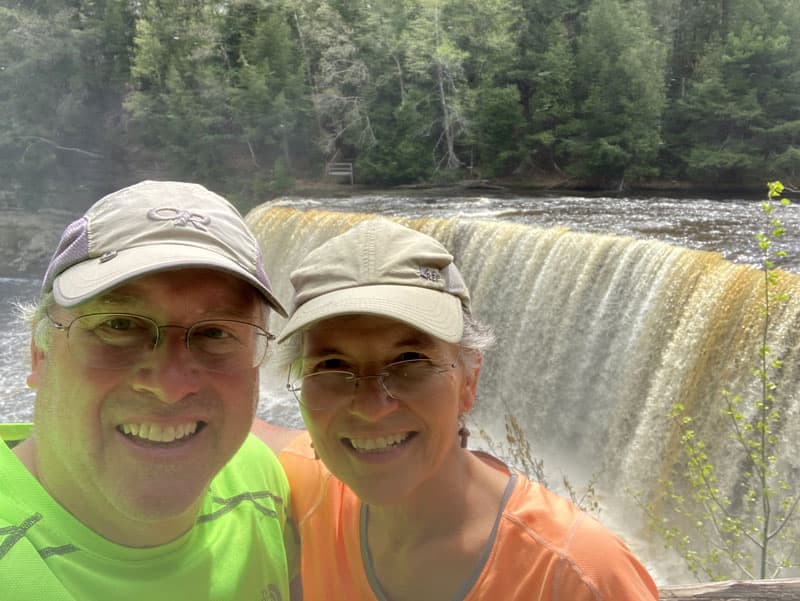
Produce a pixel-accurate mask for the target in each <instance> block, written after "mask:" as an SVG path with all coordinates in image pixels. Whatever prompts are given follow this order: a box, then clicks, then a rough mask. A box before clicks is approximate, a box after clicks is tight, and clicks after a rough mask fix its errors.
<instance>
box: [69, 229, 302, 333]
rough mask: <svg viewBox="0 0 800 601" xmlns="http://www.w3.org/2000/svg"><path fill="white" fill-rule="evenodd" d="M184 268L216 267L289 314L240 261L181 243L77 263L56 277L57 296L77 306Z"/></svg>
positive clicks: (123, 252)
mask: <svg viewBox="0 0 800 601" xmlns="http://www.w3.org/2000/svg"><path fill="white" fill-rule="evenodd" d="M184 268H205V269H216V270H219V271H224V272H227V273H230V274H232V275H234V276H236V277H238V278H241V279H242V280H244V281H245V282H247V283H248V284H250V285H251V286H253V288H255V289H256V290H258V292H260V293H261V294H262V295H263V296H264V298H265V299H266V301H267V303H268V304H269V305H270V306H271V307H272V308H273V309H275V310H276V311H277V312H278V313H279V314H280V315H282V316H283V317H286V315H287V314H286V310H285V309H284V308H283V306H282V305H281V303H280V302H279V301H278V299H277V298H275V296H274V295H273V294H272V291H271V290H269V288H267V287H266V286H265V285H264V284H263V283H262V282H260V281H259V280H258V279H257V278H256V277H255V276H253V275H252V274H251V273H250V272H248V271H247V270H246V269H244V268H243V267H241V266H239V265H238V264H237V263H234V262H233V261H231V260H230V259H226V258H225V257H222V256H220V255H219V254H217V253H215V252H211V251H208V250H205V249H203V248H198V247H196V246H182V245H179V244H161V245H150V246H146V247H144V246H142V247H137V248H131V249H128V250H122V251H119V252H118V253H117V254H116V255H115V256H114V257H113V258H111V259H108V260H106V261H104V260H103V259H101V258H94V259H89V260H87V261H83V262H82V263H77V264H76V265H73V266H72V267H70V268H68V269H67V270H65V271H63V272H62V273H60V274H59V275H58V276H56V278H55V279H54V280H53V296H54V297H55V300H56V302H57V303H58V304H59V305H61V306H63V307H74V306H75V305H79V304H80V303H83V302H85V301H87V300H89V299H91V298H92V297H94V296H97V295H98V294H101V293H103V292H106V291H108V290H110V289H111V288H114V287H116V286H119V285H120V284H123V283H125V282H127V281H128V280H131V279H133V278H138V277H141V276H143V275H147V274H151V273H157V272H160V271H170V270H173V269H184Z"/></svg>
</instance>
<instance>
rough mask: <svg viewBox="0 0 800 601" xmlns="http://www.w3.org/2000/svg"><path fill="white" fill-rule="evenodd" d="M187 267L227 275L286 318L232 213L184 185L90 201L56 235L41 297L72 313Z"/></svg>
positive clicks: (136, 189) (138, 187)
mask: <svg viewBox="0 0 800 601" xmlns="http://www.w3.org/2000/svg"><path fill="white" fill-rule="evenodd" d="M188 267H201V268H208V269H218V270H220V271H224V272H227V273H230V274H233V275H234V276H237V277H239V278H241V279H243V280H244V281H246V282H247V283H249V284H251V285H252V286H253V287H254V288H255V289H256V290H258V291H259V292H260V293H261V294H262V295H263V296H264V298H265V299H266V301H267V303H268V304H269V305H270V306H271V307H272V308H273V309H275V310H276V311H277V312H278V313H280V314H281V315H283V316H284V317H285V316H286V310H285V309H284V308H283V306H282V305H281V303H280V302H279V301H278V299H277V298H275V296H274V295H273V293H272V287H271V285H270V282H269V278H268V277H267V274H266V272H265V271H264V266H263V263H262V260H261V247H260V246H259V244H258V241H257V240H256V239H255V236H253V234H252V232H251V231H250V229H249V228H248V227H247V225H246V224H245V222H244V220H243V219H242V216H241V214H240V213H239V211H237V210H236V208H235V207H234V206H233V205H232V204H231V203H229V202H228V201H227V200H225V199H224V198H223V197H222V196H219V195H218V194H215V193H213V192H211V191H209V190H208V189H206V188H204V187H203V186H201V185H199V184H192V183H185V182H167V181H143V182H140V183H138V184H135V185H133V186H129V187H127V188H123V189H121V190H118V191H116V192H113V193H111V194H109V195H108V196H104V197H103V198H101V199H100V200H98V201H97V202H96V203H95V204H94V205H92V206H91V207H90V208H89V210H87V211H86V213H85V214H84V215H83V217H81V218H80V219H77V220H76V221H73V222H72V223H71V224H70V225H68V226H67V228H66V229H65V230H64V233H63V234H62V236H61V241H60V242H59V244H58V247H57V248H56V251H55V253H54V254H53V258H52V259H51V260H50V265H49V266H48V268H47V272H46V273H45V276H44V281H43V282H42V292H43V293H45V292H49V291H50V290H52V291H53V295H54V297H55V300H56V302H57V303H58V304H59V305H62V306H64V307H74V306H75V305H78V304H80V303H82V302H84V301H86V300H88V299H90V298H92V297H94V296H96V295H98V294H100V293H102V292H105V291H107V290H110V289H111V288H114V287H116V286H119V285H120V284H122V283H124V282H126V281H128V280H130V279H133V278H137V277H140V276H143V275H146V274H150V273H155V272H159V271H168V270H172V269H181V268H188Z"/></svg>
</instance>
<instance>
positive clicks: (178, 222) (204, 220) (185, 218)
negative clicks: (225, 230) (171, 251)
mask: <svg viewBox="0 0 800 601" xmlns="http://www.w3.org/2000/svg"><path fill="white" fill-rule="evenodd" d="M147 217H148V218H149V219H152V220H153V221H172V225H174V226H176V227H187V226H189V225H191V226H193V227H194V228H195V229H198V230H200V231H201V232H205V231H206V228H205V227H204V226H206V225H208V224H209V223H211V218H210V217H208V216H206V215H200V214H199V213H190V212H189V211H184V210H183V209H175V208H173V207H160V208H158V209H150V210H149V211H147Z"/></svg>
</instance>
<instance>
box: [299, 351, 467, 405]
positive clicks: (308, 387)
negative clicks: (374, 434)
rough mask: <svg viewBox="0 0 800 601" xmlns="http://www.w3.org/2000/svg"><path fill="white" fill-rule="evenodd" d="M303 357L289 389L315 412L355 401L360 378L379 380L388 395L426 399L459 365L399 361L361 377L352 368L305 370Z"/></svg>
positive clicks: (409, 398)
mask: <svg viewBox="0 0 800 601" xmlns="http://www.w3.org/2000/svg"><path fill="white" fill-rule="evenodd" d="M305 363H306V362H305V360H304V359H303V358H300V359H298V360H296V361H295V362H294V363H293V364H292V365H291V366H290V367H289V373H288V375H287V378H286V389H287V390H289V391H291V392H292V393H293V394H294V396H295V398H296V399H297V402H299V403H300V404H301V405H303V407H305V408H307V409H310V410H312V411H321V410H325V409H333V408H335V407H338V406H340V405H342V404H344V403H349V402H350V401H352V400H353V398H354V397H355V394H356V390H357V389H358V383H359V382H360V381H361V380H368V379H376V380H378V382H380V384H381V386H382V387H383V390H384V391H385V392H386V394H387V395H388V396H390V397H391V398H393V399H397V400H400V401H411V400H416V399H421V398H424V397H425V396H426V395H428V394H429V393H430V392H431V391H432V389H433V387H434V386H435V385H436V384H437V379H438V377H439V376H440V375H441V374H443V373H445V372H447V371H450V370H451V369H454V368H455V366H456V361H453V362H451V363H448V364H445V365H440V364H437V363H435V362H434V361H432V360H430V359H412V360H409V361H397V362H395V363H389V364H388V365H385V366H384V367H383V368H382V369H381V371H380V372H378V373H377V374H371V375H365V376H359V375H356V374H355V373H353V372H351V371H342V370H322V371H312V372H308V373H305V367H304V365H305Z"/></svg>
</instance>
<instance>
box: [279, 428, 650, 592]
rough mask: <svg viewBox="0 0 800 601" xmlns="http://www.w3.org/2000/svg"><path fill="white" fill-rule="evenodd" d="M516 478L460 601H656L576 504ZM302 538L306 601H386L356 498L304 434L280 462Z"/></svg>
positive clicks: (616, 545)
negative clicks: (325, 463) (375, 569)
mask: <svg viewBox="0 0 800 601" xmlns="http://www.w3.org/2000/svg"><path fill="white" fill-rule="evenodd" d="M478 455H479V456H480V457H481V459H483V460H484V461H486V462H487V463H489V464H490V465H493V466H494V467H496V469H500V470H504V471H506V472H510V473H511V479H510V482H509V486H508V488H507V490H506V495H505V498H504V505H503V507H502V509H501V512H500V514H499V515H498V520H497V523H496V525H495V529H494V531H493V534H492V536H491V537H490V539H489V540H488V541H487V543H486V549H485V551H484V554H483V556H482V560H481V562H480V563H479V565H477V566H476V567H475V570H474V572H473V577H472V578H470V579H469V581H468V582H466V583H465V584H464V587H463V589H462V594H461V595H460V596H457V597H456V599H457V600H459V601H478V600H482V601H494V600H495V599H502V600H503V601H512V600H515V599H519V600H525V601H590V600H591V601H647V600H653V601H655V600H657V599H658V590H657V588H656V585H655V583H654V582H653V580H652V578H651V577H650V575H649V574H648V573H647V571H646V570H645V569H644V567H643V566H642V565H641V564H640V563H639V561H638V560H637V559H636V558H635V557H634V556H633V554H632V553H631V552H630V550H629V549H628V548H627V547H626V546H625V544H624V543H623V542H622V541H621V540H620V539H619V538H618V537H617V536H615V535H614V534H612V533H611V532H610V531H609V530H607V529H606V528H605V527H603V526H602V525H600V523H599V522H597V521H596V520H595V519H594V518H592V517H591V516H589V515H588V514H586V513H585V512H583V511H581V510H580V509H578V508H577V507H576V506H575V505H574V504H572V503H571V502H569V501H567V500H566V499H563V498H561V497H560V496H558V495H556V494H554V493H552V492H550V491H548V490H547V489H545V488H544V487H542V486H540V485H538V484H533V483H531V482H530V481H529V480H528V479H527V478H525V477H524V476H523V475H522V474H519V473H518V472H516V471H511V470H508V468H507V467H505V465H504V464H503V463H502V462H500V461H499V460H497V459H495V458H493V457H490V456H489V455H486V454H483V453H478ZM280 460H281V463H282V464H283V467H284V469H285V470H286V475H287V477H288V479H289V485H290V488H291V495H292V512H293V514H294V519H295V520H296V523H297V526H298V530H299V533H300V545H301V554H302V564H301V565H302V580H303V599H304V601H323V600H326V601H327V600H331V599H347V600H348V601H385V600H386V597H385V595H384V594H383V592H382V591H381V589H380V584H379V583H378V582H377V579H376V578H375V576H374V573H373V570H372V566H371V565H370V564H369V560H368V559H367V560H365V558H368V557H369V555H368V554H365V553H364V550H365V543H364V542H363V541H362V540H361V537H362V535H363V532H364V527H363V526H364V522H363V520H364V519H365V515H366V513H365V510H364V507H363V505H362V503H361V501H360V500H359V498H358V497H357V496H356V495H355V493H353V491H351V490H350V489H349V488H348V487H347V486H345V485H344V484H343V483H342V482H341V481H339V480H338V479H337V478H336V477H335V476H333V475H332V474H331V473H330V472H329V471H328V470H327V469H326V468H325V465H324V464H323V463H322V461H320V460H319V459H316V457H315V453H314V449H313V448H312V447H311V444H310V438H309V437H308V435H307V434H302V435H300V436H299V437H297V438H296V439H294V440H293V441H292V443H291V444H290V445H289V446H288V447H287V448H286V449H285V450H284V451H283V452H282V453H281V455H280Z"/></svg>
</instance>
